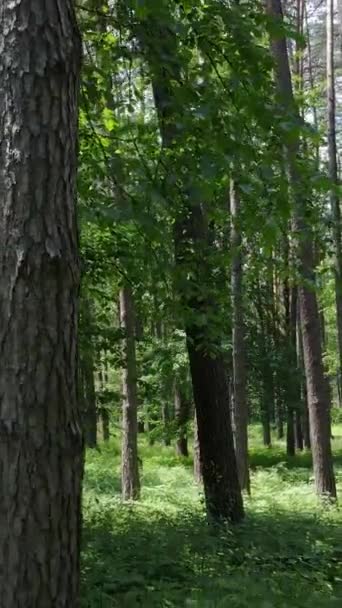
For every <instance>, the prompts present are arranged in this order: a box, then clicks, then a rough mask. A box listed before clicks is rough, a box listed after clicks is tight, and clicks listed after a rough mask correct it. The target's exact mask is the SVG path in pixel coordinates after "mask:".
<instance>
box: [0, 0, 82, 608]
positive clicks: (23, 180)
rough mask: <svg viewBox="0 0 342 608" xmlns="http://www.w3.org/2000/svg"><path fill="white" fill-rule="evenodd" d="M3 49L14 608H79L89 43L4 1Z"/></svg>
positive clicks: (9, 590) (0, 331) (52, 16)
mask: <svg viewBox="0 0 342 608" xmlns="http://www.w3.org/2000/svg"><path fill="white" fill-rule="evenodd" d="M0 44H1V48H2V53H1V58H0V116H1V118H0V139H1V146H0V199H1V205H0V235H1V243H2V246H1V248H0V264H1V268H2V273H1V299H0V316H1V328H0V344H1V352H2V365H1V370H0V392H1V405H0V414H1V422H0V426H1V436H2V437H1V442H0V470H1V473H0V484H1V493H2V499H1V506H0V526H1V534H0V555H1V568H0V587H1V605H2V606H3V608H19V607H20V606H34V607H35V608H48V607H49V608H52V607H53V606H58V607H59V608H63V607H64V608H69V607H70V606H74V607H77V606H78V605H79V600H78V591H79V551H80V498H81V482H82V470H83V440H82V433H81V421H80V412H79V408H78V404H77V395H76V393H77V388H76V385H77V382H76V380H77V364H76V363H77V356H76V353H77V314H78V289H79V265H78V253H77V230H76V220H75V185H76V184H75V178H76V144H77V98H78V82H79V71H80V52H81V45H80V38H79V32H78V29H77V25H76V20H75V17H74V13H73V7H72V3H71V2H69V1H66V2H63V3H57V2H54V1H52V2H49V3H41V2H39V1H38V0H31V2H25V1H23V0H18V2H16V3H15V4H13V2H10V1H9V0H3V2H1V5H0Z"/></svg>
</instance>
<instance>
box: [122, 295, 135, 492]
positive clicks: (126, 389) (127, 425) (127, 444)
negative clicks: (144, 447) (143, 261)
mask: <svg viewBox="0 0 342 608" xmlns="http://www.w3.org/2000/svg"><path fill="white" fill-rule="evenodd" d="M120 324H121V328H122V330H123V332H124V338H123V344H124V346H123V358H124V361H123V366H124V367H123V371H122V397H123V401H122V454H121V480H122V498H123V499H124V500H138V499H139V497H140V479H139V465H138V396H137V371H136V357H135V315H134V302H133V295H132V290H131V288H130V287H128V286H125V287H123V288H122V289H121V290H120Z"/></svg>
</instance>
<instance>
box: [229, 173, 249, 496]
mask: <svg viewBox="0 0 342 608" xmlns="http://www.w3.org/2000/svg"><path fill="white" fill-rule="evenodd" d="M230 215H231V247H232V252H233V258H232V272H231V290H232V316H233V320H232V325H233V329H232V359H233V403H234V409H233V415H234V429H235V452H236V461H237V467H238V475H239V482H240V488H241V489H242V490H247V492H248V493H250V478H249V468H248V405H247V393H246V383H247V378H246V357H245V329H244V313H243V284H242V272H243V271H242V253H241V245H242V239H241V231H240V230H241V227H240V226H239V222H240V221H241V218H240V215H241V214H240V197H239V192H238V186H237V185H236V183H235V182H234V181H233V180H231V187H230Z"/></svg>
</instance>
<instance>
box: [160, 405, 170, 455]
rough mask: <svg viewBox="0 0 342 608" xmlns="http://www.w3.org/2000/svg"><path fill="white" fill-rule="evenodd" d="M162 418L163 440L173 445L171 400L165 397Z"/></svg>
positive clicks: (166, 444)
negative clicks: (171, 435)
mask: <svg viewBox="0 0 342 608" xmlns="http://www.w3.org/2000/svg"><path fill="white" fill-rule="evenodd" d="M162 420H163V427H164V428H163V441H164V445H165V446H166V447H168V446H169V445H171V437H170V405H169V402H168V401H167V400H166V399H164V401H163V404H162Z"/></svg>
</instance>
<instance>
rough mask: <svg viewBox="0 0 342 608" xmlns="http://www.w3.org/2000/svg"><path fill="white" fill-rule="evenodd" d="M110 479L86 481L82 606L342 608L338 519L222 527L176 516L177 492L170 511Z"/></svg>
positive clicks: (261, 518) (275, 516) (272, 516)
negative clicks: (125, 496) (127, 495)
mask: <svg viewBox="0 0 342 608" xmlns="http://www.w3.org/2000/svg"><path fill="white" fill-rule="evenodd" d="M282 456H283V458H282V461H284V455H282ZM304 462H305V459H304ZM258 466H260V465H258ZM264 466H265V465H264ZM269 466H272V465H269ZM297 466H298V465H297ZM302 466H305V465H304V464H302ZM107 473H108V471H107ZM108 474H109V477H108V478H106V473H105V471H104V472H102V475H103V476H102V478H101V475H100V476H99V474H98V473H97V474H96V476H94V475H92V474H90V475H89V472H88V475H87V478H86V500H85V519H84V534H83V561H82V577H83V587H82V608H113V607H115V608H137V607H146V608H149V607H151V608H157V607H158V608H182V607H184V608H225V607H227V608H247V607H248V608H249V607H253V608H289V607H291V608H312V607H314V608H328V607H331V608H333V607H336V608H337V606H341V602H342V588H341V578H342V566H341V563H342V528H341V525H340V521H338V518H337V517H336V518H335V517H334V516H333V517H332V518H331V520H330V519H328V518H327V519H326V520H325V519H324V518H323V519H322V518H320V517H318V516H317V514H314V513H313V514H312V515H310V514H308V513H303V514H298V513H296V515H291V514H289V513H288V512H286V511H274V510H272V509H271V510H270V511H269V512H266V513H265V512H261V513H258V512H253V511H251V512H248V515H247V518H246V521H245V523H244V524H243V525H241V526H239V527H238V528H235V529H234V530H233V531H232V530H229V529H228V528H224V529H214V528H212V527H210V526H208V524H207V523H206V520H205V518H204V514H203V513H202V510H201V509H200V507H199V506H198V508H197V510H196V509H195V510H194V509H193V508H190V507H189V509H188V510H185V509H183V510H181V509H180V510H178V511H173V512H169V511H168V503H169V502H170V501H171V500H172V497H170V496H167V497H166V498H165V512H163V507H162V505H161V504H159V505H158V508H156V509H153V508H152V509H151V505H150V504H149V505H145V504H144V503H142V504H139V505H136V506H132V505H123V504H121V503H120V501H119V498H118V496H115V492H114V491H113V490H114V488H115V489H117V488H118V487H119V480H118V478H117V477H116V476H115V475H114V474H113V473H111V472H110V473H108ZM95 477H96V486H94V485H93V484H94V481H95ZM159 481H160V480H159ZM155 482H156V480H155V479H153V476H152V477H151V483H155ZM109 487H111V493H109V492H108V489H109ZM101 488H102V490H101ZM94 490H96V491H95V492H94ZM87 492H88V498H87ZM332 509H333V508H332ZM334 509H335V510H336V508H334Z"/></svg>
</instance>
